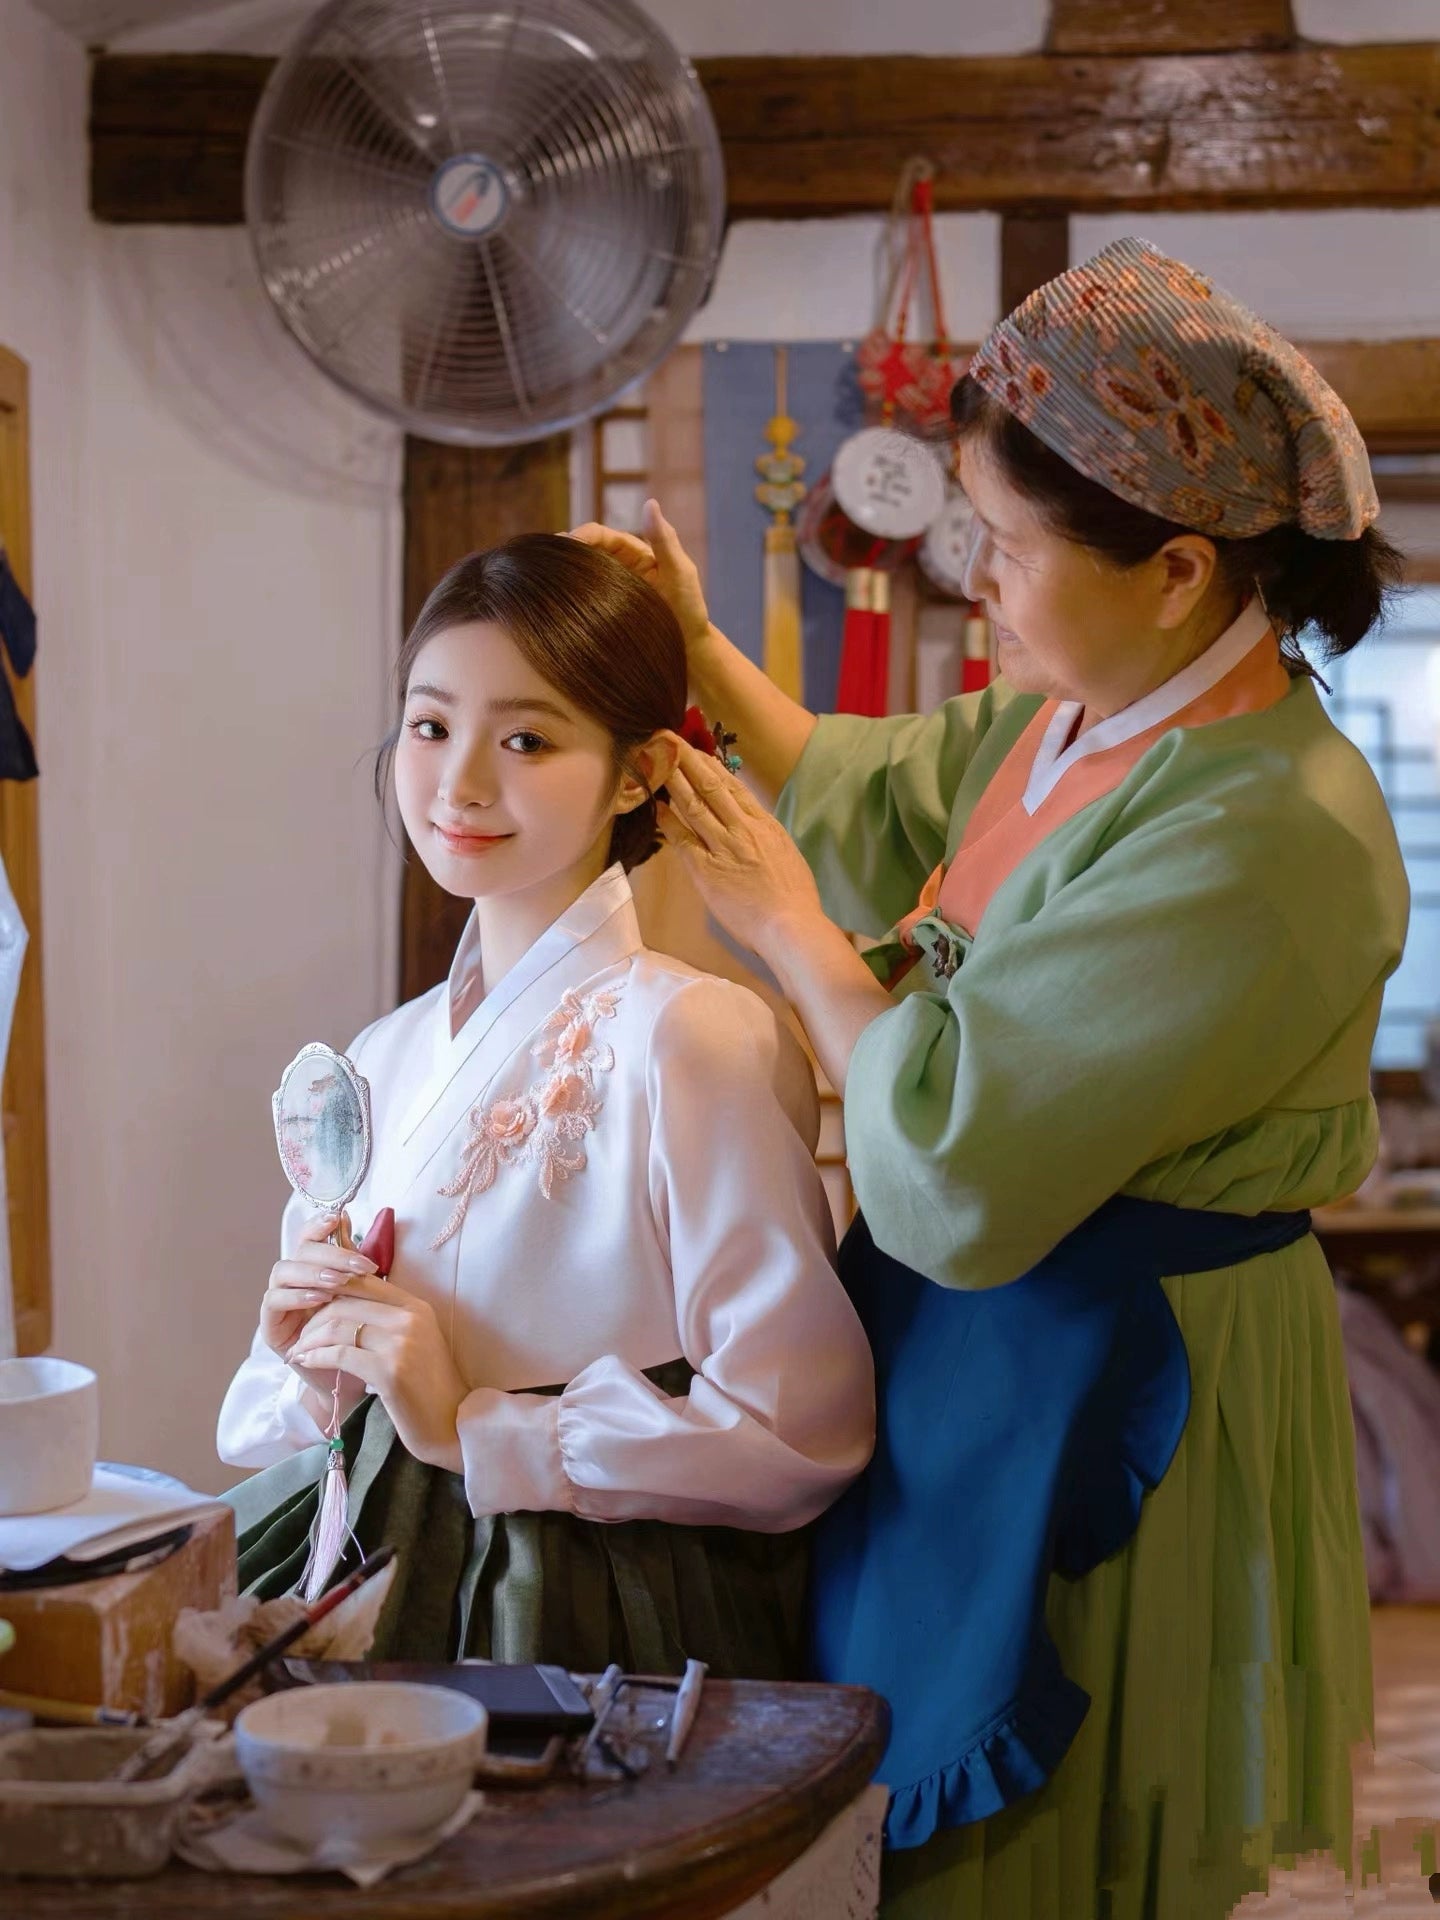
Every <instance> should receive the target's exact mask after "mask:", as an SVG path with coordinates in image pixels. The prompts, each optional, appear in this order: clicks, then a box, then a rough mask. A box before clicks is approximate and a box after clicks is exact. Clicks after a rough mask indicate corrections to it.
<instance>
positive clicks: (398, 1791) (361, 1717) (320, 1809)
mask: <svg viewBox="0 0 1440 1920" xmlns="http://www.w3.org/2000/svg"><path fill="white" fill-rule="evenodd" d="M487 1719H488V1716H487V1715H486V1712H485V1709H484V1707H482V1706H481V1705H480V1702H479V1701H478V1700H472V1699H471V1698H470V1697H469V1695H468V1694H463V1693H457V1692H454V1691H453V1690H452V1689H450V1688H449V1687H425V1686H412V1685H409V1684H408V1683H404V1682H399V1681H388V1680H353V1681H345V1682H343V1683H342V1684H340V1685H337V1686H315V1687H293V1688H290V1689H289V1690H287V1691H286V1692H284V1693H272V1694H268V1695H267V1696H266V1697H265V1698H264V1699H263V1700H256V1701H255V1702H254V1703H253V1704H252V1705H250V1706H248V1707H246V1708H245V1710H244V1712H243V1713H242V1714H240V1716H239V1717H238V1719H237V1720H236V1722H235V1756H236V1759H237V1760H238V1761H239V1763H240V1770H241V1772H242V1773H243V1774H244V1776H245V1784H246V1785H247V1786H248V1787H249V1789H250V1795H251V1798H252V1799H253V1800H254V1802H255V1804H256V1805H257V1806H258V1807H259V1808H260V1809H261V1811H262V1812H263V1813H264V1815H265V1818H266V1820H267V1821H268V1822H269V1824H270V1825H271V1826H273V1827H276V1828H278V1829H279V1831H280V1832H281V1833H284V1834H288V1835H289V1836H290V1838H291V1839H293V1840H298V1841H300V1842H301V1843H302V1844H303V1845H306V1846H310V1847H319V1846H321V1845H324V1846H325V1848H326V1849H327V1851H328V1852H331V1853H333V1852H334V1851H335V1850H336V1849H337V1848H338V1849H342V1850H343V1849H347V1848H349V1849H353V1850H354V1851H356V1852H364V1851H366V1850H367V1849H369V1848H372V1847H373V1846H375V1845H376V1844H377V1843H379V1844H382V1845H383V1843H384V1842H386V1841H388V1840H394V1839H399V1838H401V1837H403V1836H406V1835H419V1834H424V1833H430V1832H433V1831H434V1830H435V1829H436V1828H438V1827H441V1826H443V1825H444V1824H445V1822H446V1821H447V1820H448V1819H449V1818H450V1816H451V1814H452V1813H454V1812H455V1810H456V1808H457V1807H458V1806H459V1805H460V1802H461V1801H462V1800H463V1799H464V1798H465V1795H466V1794H467V1792H468V1791H469V1789H470V1780H471V1776H472V1775H473V1773H474V1771H475V1768H476V1766H477V1765H478V1764H479V1761H480V1758H481V1756H482V1755H483V1753H484V1751H485V1734H486V1725H487Z"/></svg>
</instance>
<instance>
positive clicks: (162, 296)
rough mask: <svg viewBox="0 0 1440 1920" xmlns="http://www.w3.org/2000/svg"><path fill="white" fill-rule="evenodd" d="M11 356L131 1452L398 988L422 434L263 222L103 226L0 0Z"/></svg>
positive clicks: (190, 1400) (77, 94)
mask: <svg viewBox="0 0 1440 1920" xmlns="http://www.w3.org/2000/svg"><path fill="white" fill-rule="evenodd" d="M0 47H3V55H4V57H3V59H0V342H3V343H4V344H6V345H7V346H10V347H13V348H14V349H15V350H17V351H18V352H20V353H21V354H23V355H24V356H25V357H26V358H27V359H28V360H29V362H30V364H31V371H32V382H33V387H32V407H33V432H34V443H33V447H32V461H33V469H34V479H35V501H34V506H35V560H36V593H37V600H38V604H39V610H40V615H41V649H40V658H39V663H38V666H37V674H38V682H37V687H38V700H39V728H38V734H39V738H38V743H37V744H38V749H39V755H40V760H41V766H42V778H41V805H40V818H41V853H42V886H43V907H44V918H45V927H44V934H45V991H46V1000H47V1054H48V1058H47V1078H48V1096H49V1108H50V1154H51V1167H52V1225H53V1279H54V1293H55V1307H56V1331H55V1350H56V1351H58V1352H62V1353H65V1354H68V1355H71V1356H73V1357H74V1358H76V1359H79V1360H83V1361H86V1362H87V1363H89V1364H91V1365H93V1366H95V1367H96V1368H97V1370H98V1371H99V1373H100V1376H101V1385H102V1447H103V1449H104V1451H105V1452H106V1453H107V1454H108V1455H110V1456H111V1457H118V1458H123V1459H130V1460H137V1461H142V1462H147V1463H150V1464H153V1465H157V1466H162V1467H166V1468H169V1469H171V1470H173V1471H177V1472H180V1473H182V1474H185V1475H186V1476H187V1477H189V1478H191V1479H192V1480H193V1481H194V1482H195V1483H196V1484H198V1485H201V1486H216V1485H219V1484H222V1483H223V1482H224V1480H225V1479H226V1478H227V1477H231V1476H227V1475H226V1473H225V1471H224V1470H223V1469H221V1468H219V1466H218V1464H217V1463H216V1462H215V1459H214V1449H213V1432H214V1415H215V1409H216V1406H217V1404H218V1400H219V1396H220V1394H221V1392H222V1391H223V1388H224V1385H225V1381H226V1379H227V1378H228V1375H229V1372H230V1371H231V1369H232V1367H233V1366H234V1364H235V1362H236V1360H237V1359H238V1357H239V1355H240V1354H241V1353H242V1352H243V1350H244V1347H245V1344H246V1342H247V1341H248V1339H249V1335H250V1332H251V1330H252V1328H253V1325H254V1319H255V1311H256V1302H257V1300H258V1296H259V1292H260V1290H261V1288H262V1287H263V1285H264V1281H265V1278H266V1275H267V1274H268V1271H269V1267H270V1263H271V1261H272V1259H273V1258H274V1245H275V1227H276V1219H277V1216H278V1212H279V1208H280V1205H281V1203H282V1201H283V1198H284V1195H285V1191H286V1189H285V1185H284V1181H283V1179H282V1178H281V1175H280V1172H279V1167H278V1163H277V1161H276V1157H275V1150H274V1143H273V1139H272V1137H271V1134H270V1130H269V1095H270V1091H271V1089H272V1087H273V1086H274V1085H275V1084H276V1081H277V1080H278V1077H279V1073H280V1070H281V1068H282V1067H283V1066H284V1064H285V1062H286V1060H287V1059H288V1058H289V1057H290V1055H291V1053H293V1052H294V1051H295V1050H296V1049H297V1048H298V1047H299V1046H300V1045H301V1044H303V1043H304V1042H305V1041H306V1040H309V1039H316V1038H325V1039H329V1040H331V1041H333V1042H335V1043H336V1044H340V1045H343V1044H345V1043H346V1042H348V1041H349V1039H350V1038H351V1037H352V1036H353V1034H354V1033H355V1032H356V1031H357V1030H358V1028H359V1027H360V1026H362V1025H363V1024H364V1023H365V1022H366V1021H368V1020H369V1019H371V1018H372V1017H373V1016H374V1014H375V1013H377V1012H379V1011H381V1010H382V1009H383V1008H385V1007H386V1006H387V1005H389V1004H390V1003H391V1001H392V999H393V991H394V956H395V952H396V927H395V919H396V909H395V902H396V896H397V887H396V875H397V867H396V862H395V857H394V855H393V851H392V849H391V848H390V847H389V844H388V842H387V841H386V840H385V839H384V836H383V833H382V831H381V828H380V824H379V821H378V817H377V815H376V812H375V809H374V806H373V802H372V801H371V799H370V796H369V791H368V785H369V778H368V769H367V768H366V766H365V765H364V764H363V755H364V753H365V751H366V750H367V749H368V748H369V747H371V746H372V745H373V744H374V742H375V741H376V740H377V739H378V737H379V735H380V733H381V732H382V731H383V727H384V724H385V719H386V716H387V711H388V709H387V701H386V690H385V680H386V673H387V669H388V663H389V660H390V658H391V657H392V656H393V647H394V644H395V637H396V627H397V623H398V618H399V581H398V523H399V511H398V505H397V500H398V440H397V437H396V436H395V434H394V433H393V431H392V430H390V429H389V428H386V427H380V426H378V425H376V424H375V423H373V422H371V421H370V420H369V418H368V417H367V416H365V415H363V414H361V413H359V412H358V410H356V409H354V408H352V407H351V406H350V405H349V403H348V402H346V401H344V400H341V399H339V398H337V397H336V396H334V395H332V394H331V392H330V389H329V388H328V386H327V385H326V383H325V382H324V381H323V380H321V378H320V376H319V375H317V374H315V373H314V372H313V371H312V370H311V369H310V368H309V366H308V364H307V363H305V362H304V361H303V360H302V359H301V358H300V356H299V355H298V354H296V353H295V351H294V350H293V349H292V348H291V347H290V346H289V345H288V343H287V342H285V341H284V339H283V338H282V337H281V335H280V333H279V329H278V327H277V326H276V325H275V323H274V322H273V320H272V318H271V316H270V313H269V309H268V305H267V303H266V302H265V299H264V296H263V295H262V294H261V292H260V291H259V289H258V287H257V285H256V283H255V279H254V274H253V270H252V268H251V266H250V261H249V255H248V249H247V246H246V242H245V238H244V235H243V234H242V233H239V232H235V233H223V232H222V233H184V232H167V231H158V230H157V231H147V230H122V229H111V230H104V231H101V230H99V229H96V228H94V227H92V225H91V223H90V222H89V219H88V216H87V213H86V180H85V170H86V145H85V117H86V75H85V60H84V56H83V53H82V52H81V50H80V49H79V47H78V46H76V45H75V44H74V43H73V42H72V41H69V40H67V39H65V38H64V37H63V36H62V35H61V34H60V33H58V32H57V31H56V30H55V29H54V28H53V27H51V26H50V25H49V24H48V23H46V22H44V21H42V20H41V18H40V16H38V15H37V14H35V13H34V12H32V10H31V9H30V7H29V5H28V4H27V0H0Z"/></svg>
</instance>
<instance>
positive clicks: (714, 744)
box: [680, 707, 741, 773]
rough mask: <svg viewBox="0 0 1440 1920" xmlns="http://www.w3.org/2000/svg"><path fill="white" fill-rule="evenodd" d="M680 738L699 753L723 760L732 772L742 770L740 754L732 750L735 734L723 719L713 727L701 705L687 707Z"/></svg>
mask: <svg viewBox="0 0 1440 1920" xmlns="http://www.w3.org/2000/svg"><path fill="white" fill-rule="evenodd" d="M680 738H681V739H682V740H683V741H684V742H685V744H686V746H687V747H694V749H695V751H696V752H697V753H708V754H709V755H710V756H711V758H712V759H715V760H720V761H723V762H724V764H725V765H726V766H727V767H728V768H729V769H730V771H731V773H738V772H739V771H740V767H741V761H740V758H739V755H738V754H735V753H732V752H731V751H730V749H731V748H732V747H733V746H734V745H735V735H734V734H733V733H727V732H726V731H725V727H724V723H723V722H722V721H719V720H717V721H716V722H715V724H714V726H713V727H712V726H711V724H710V722H709V721H708V720H707V719H706V718H705V716H704V714H703V713H702V712H701V711H700V709H699V707H687V708H686V709H685V718H684V719H683V720H682V721H681V722H680Z"/></svg>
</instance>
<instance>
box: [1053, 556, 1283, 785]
mask: <svg viewBox="0 0 1440 1920" xmlns="http://www.w3.org/2000/svg"><path fill="white" fill-rule="evenodd" d="M1269 631H1270V616H1269V614H1267V613H1266V611H1265V608H1264V606H1263V605H1262V604H1261V601H1260V598H1259V595H1258V594H1257V595H1256V597H1255V598H1254V599H1253V600H1251V601H1250V603H1249V605H1248V606H1245V607H1242V608H1241V610H1240V615H1239V618H1238V619H1236V620H1235V621H1234V623H1233V624H1232V625H1231V626H1228V627H1227V628H1226V629H1225V631H1224V633H1222V634H1221V635H1220V637H1219V639H1218V640H1215V641H1212V642H1211V644H1210V645H1209V646H1208V647H1207V648H1206V649H1205V651H1204V653H1202V654H1201V655H1200V657H1199V659H1198V660H1192V661H1191V662H1190V664H1189V666H1188V667H1182V668H1181V669H1180V671H1179V673H1177V674H1173V675H1172V676H1171V678H1170V679H1168V680H1166V681H1165V682H1164V684H1163V685H1161V686H1158V687H1156V688H1155V689H1154V691H1153V692H1151V693H1147V694H1145V695H1144V696H1143V698H1141V699H1139V700H1136V701H1134V702H1132V704H1131V705H1130V706H1128V707H1122V708H1121V710H1120V712H1119V713H1112V714H1111V715H1110V716H1109V718H1108V719H1105V720H1101V721H1099V722H1098V723H1097V724H1096V725H1095V726H1093V727H1091V729H1090V731H1089V732H1088V733H1085V734H1082V735H1081V736H1080V738H1079V739H1078V740H1076V741H1075V742H1074V743H1073V744H1072V745H1070V746H1068V747H1067V746H1066V745H1065V742H1066V740H1068V739H1069V737H1070V735H1071V733H1072V732H1073V731H1074V729H1075V726H1076V723H1077V722H1078V720H1079V718H1080V715H1081V714H1082V713H1083V712H1084V707H1083V705H1082V703H1081V702H1080V701H1078V700H1065V701H1062V702H1061V704H1060V705H1059V706H1058V707H1057V708H1056V709H1055V712H1054V714H1053V716H1052V717H1051V720H1050V724H1049V726H1047V727H1046V729H1045V734H1044V738H1043V739H1042V740H1041V742H1040V750H1039V752H1038V753H1037V754H1036V755H1035V764H1034V766H1033V767H1032V768H1031V770H1030V778H1029V780H1028V781H1027V782H1026V785H1025V796H1024V802H1023V804H1024V807H1025V811H1026V813H1031V814H1033V813H1037V812H1038V811H1039V809H1040V808H1041V807H1042V806H1043V805H1044V803H1045V802H1046V801H1047V800H1048V799H1049V798H1050V795H1051V794H1052V793H1053V792H1054V791H1055V789H1056V787H1057V786H1059V784H1060V782H1061V781H1062V780H1063V779H1064V778H1065V775H1066V774H1067V773H1068V772H1069V771H1070V769H1071V767H1073V766H1075V765H1076V764H1077V762H1079V761H1081V760H1085V759H1088V757H1089V756H1090V755H1091V754H1092V753H1104V752H1105V750H1106V748H1107V747H1118V746H1120V745H1121V744H1122V743H1123V742H1124V741H1126V740H1133V739H1134V738H1135V736H1136V734H1139V733H1148V732H1149V730H1150V728H1151V727H1158V726H1160V725H1161V724H1162V723H1163V722H1164V721H1166V720H1169V719H1171V718H1172V717H1173V716H1174V715H1175V714H1177V713H1180V712H1181V711H1183V709H1184V708H1186V707H1188V706H1189V705H1190V704H1191V703H1192V702H1193V701H1195V700H1198V699H1199V698H1200V697H1201V695H1202V694H1206V693H1209V691H1210V689H1211V688H1212V687H1214V686H1218V685H1219V683H1220V682H1221V681H1222V680H1223V679H1224V678H1225V676H1226V674H1227V673H1230V672H1232V671H1233V670H1234V668H1236V667H1238V666H1239V664H1240V662H1241V661H1242V660H1243V659H1244V658H1245V656H1246V655H1247V654H1248V653H1249V652H1250V651H1251V650H1252V648H1254V647H1257V646H1258V645H1259V644H1260V642H1261V640H1262V639H1263V638H1264V637H1265V635H1266V634H1267V633H1269Z"/></svg>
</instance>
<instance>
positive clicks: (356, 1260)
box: [345, 1253, 380, 1273]
mask: <svg viewBox="0 0 1440 1920" xmlns="http://www.w3.org/2000/svg"><path fill="white" fill-rule="evenodd" d="M345 1264H346V1266H347V1267H349V1269H350V1271H351V1272H352V1273H378V1272H379V1271H380V1269H379V1268H378V1267H377V1266H376V1264H375V1262H374V1261H373V1260H367V1259H366V1258H365V1256H364V1254H363V1253H352V1254H351V1255H350V1258H349V1259H348V1260H347V1261H346V1262H345Z"/></svg>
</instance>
